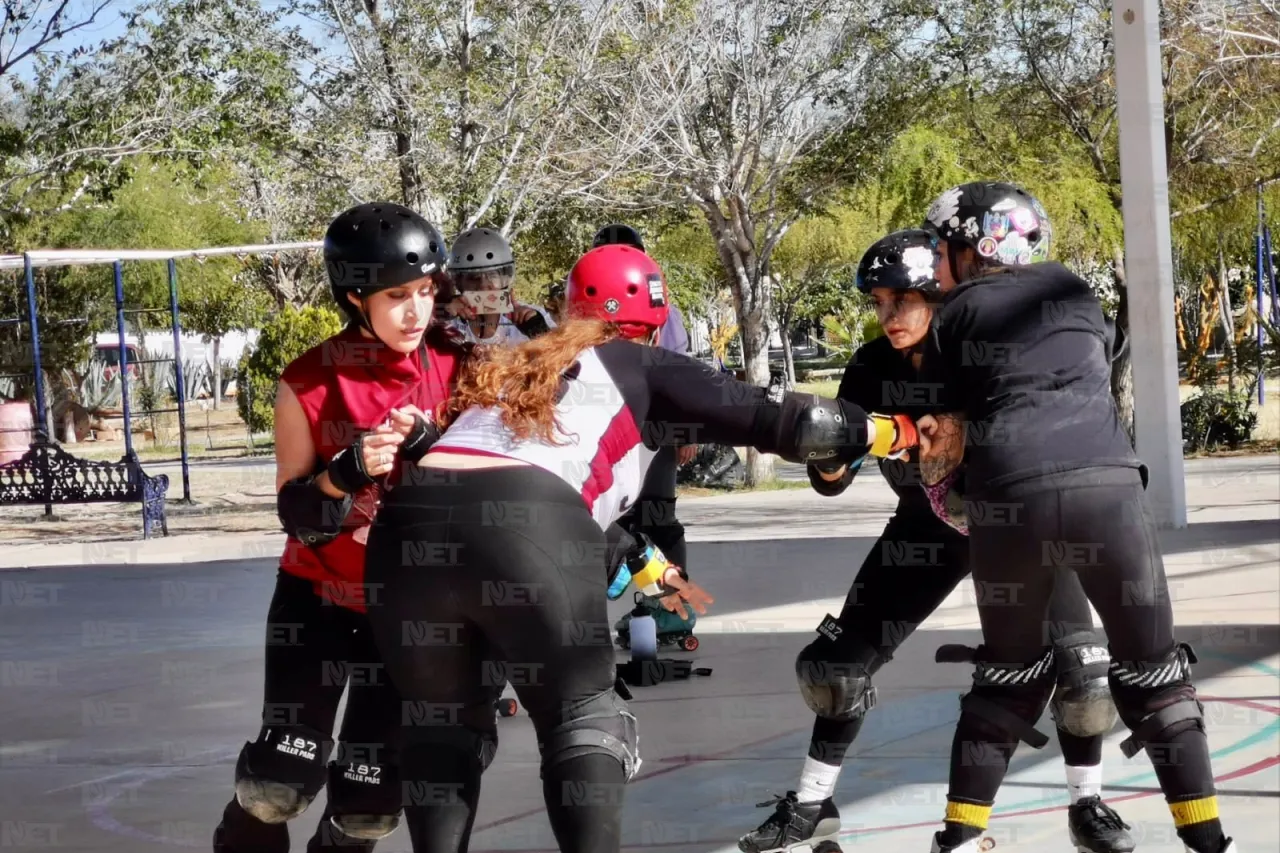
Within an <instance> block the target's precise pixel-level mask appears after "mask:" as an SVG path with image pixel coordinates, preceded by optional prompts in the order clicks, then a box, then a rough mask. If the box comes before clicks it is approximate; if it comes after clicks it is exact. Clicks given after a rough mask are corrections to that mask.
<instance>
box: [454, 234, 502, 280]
mask: <svg viewBox="0 0 1280 853" xmlns="http://www.w3.org/2000/svg"><path fill="white" fill-rule="evenodd" d="M515 262H516V257H515V254H514V253H513V252H512V251H511V244H510V243H508V242H507V240H506V238H505V237H503V236H502V235H501V234H500V233H498V232H497V231H494V230H493V229H492V228H472V229H471V230H470V231H463V232H462V233H461V234H459V235H458V236H457V237H455V238H454V240H453V251H452V252H451V253H450V255H449V272H450V273H466V272H485V271H487V270H493V269H499V268H501V267H509V266H513V265H514V264H515Z"/></svg>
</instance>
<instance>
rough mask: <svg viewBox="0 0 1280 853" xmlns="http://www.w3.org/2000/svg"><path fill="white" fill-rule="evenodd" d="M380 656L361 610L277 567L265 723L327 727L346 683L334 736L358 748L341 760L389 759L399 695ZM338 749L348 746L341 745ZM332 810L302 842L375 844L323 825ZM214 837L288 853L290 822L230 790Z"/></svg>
mask: <svg viewBox="0 0 1280 853" xmlns="http://www.w3.org/2000/svg"><path fill="white" fill-rule="evenodd" d="M378 661H379V657H378V652H377V649H376V647H375V646H374V644H373V637H372V635H371V633H370V631H369V623H368V620H367V619H366V618H365V616H364V615H362V614H360V613H356V612H355V611H353V610H349V609H347V608H345V607H339V606H338V605H336V604H331V603H329V602H327V601H324V600H322V599H321V598H320V597H319V596H318V595H316V593H315V590H314V588H313V585H312V582H311V581H309V580H306V579H304V578H300V577H297V576H296V575H291V574H289V573H288V572H284V571H281V572H279V574H278V575H277V578H276V589H275V594H274V595H273V596H272V597H271V606H270V609H269V610H268V611H267V641H266V677H265V680H264V685H263V703H262V724H263V725H264V726H272V725H276V726H279V725H301V726H308V727H310V728H313V729H315V730H316V731H319V732H326V733H327V732H332V731H333V726H334V721H335V718H336V717H337V714H338V704H339V702H340V701H341V699H342V691H343V688H344V687H346V686H347V683H348V682H350V685H351V692H350V696H349V697H348V698H347V708H346V713H345V714H344V715H343V718H342V731H341V732H340V733H339V735H338V739H339V741H340V742H341V743H342V744H344V745H352V746H354V748H355V749H356V750H359V753H358V754H356V753H352V754H350V755H348V756H346V758H347V759H348V760H357V761H367V762H369V763H371V764H394V763H395V757H394V754H393V753H394V751H395V748H396V744H395V738H396V733H397V732H398V730H399V727H400V696H399V694H397V693H396V691H395V688H394V687H392V686H391V684H390V682H389V681H388V679H387V678H386V677H385V675H384V674H382V671H381V670H382V668H381V666H380V664H379V663H378ZM350 676H353V677H350ZM344 749H348V751H350V748H349V747H347V746H344ZM379 753H381V754H379ZM342 757H343V756H341V755H339V754H337V753H335V755H334V758H335V759H340V758H342ZM306 814H308V815H311V814H312V812H310V811H308V812H306ZM331 814H332V811H331V807H326V809H325V812H324V814H323V815H321V816H320V822H319V826H318V827H317V828H316V832H315V834H314V835H313V836H312V837H311V840H310V842H309V843H308V844H307V850H308V851H310V853H314V851H317V850H321V849H330V848H336V847H339V846H341V849H343V850H356V851H365V853H367V851H370V850H373V848H374V845H375V844H376V843H377V842H374V841H357V840H355V839H351V838H348V837H346V836H345V835H344V834H343V833H341V832H339V831H338V830H337V829H335V828H334V827H333V826H332V825H331V824H330V823H329V816H330V815H331ZM214 838H215V844H214V850H215V853H286V851H288V849H289V827H288V824H284V823H276V824H268V823H263V822H262V821H260V820H258V819H257V818H256V817H254V816H252V815H250V814H249V813H248V812H246V811H245V810H244V809H243V808H241V807H240V803H239V802H238V801H237V800H236V798H235V797H234V796H233V797H232V798H231V801H230V802H229V803H227V806H226V808H225V809H224V810H223V814H222V822H221V823H220V824H219V825H218V828H217V829H216V831H215V835H214ZM339 841H341V845H339V844H338V842H339Z"/></svg>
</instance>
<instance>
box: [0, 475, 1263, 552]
mask: <svg viewBox="0 0 1280 853" xmlns="http://www.w3.org/2000/svg"><path fill="white" fill-rule="evenodd" d="M779 473H780V474H783V475H786V474H787V473H789V472H784V471H781V470H780V472H779ZM867 473H868V474H870V476H860V477H858V478H857V479H856V480H854V483H853V485H852V487H850V489H849V490H848V491H847V492H845V494H843V495H841V496H840V497H838V498H824V497H822V496H820V495H817V494H815V493H814V492H812V491H808V490H791V489H785V490H777V491H764V492H739V493H731V494H726V495H716V496H712V497H696V498H695V497H688V498H681V500H680V503H679V507H680V518H681V521H682V522H683V523H684V525H685V527H686V529H687V530H688V538H689V541H690V542H747V541H754V542H760V543H770V542H778V541H785V540H795V539H807V538H813V537H822V538H842V537H872V538H874V537H876V536H878V535H879V533H880V531H881V530H882V529H883V528H884V524H885V521H886V520H887V519H888V517H889V514H890V513H891V512H892V511H893V507H894V505H895V503H896V499H895V497H894V495H893V492H892V491H890V489H889V487H888V486H887V485H886V484H885V483H884V481H883V479H882V478H880V477H879V476H878V475H876V474H875V473H874V472H867ZM218 476H219V475H217V474H214V473H210V472H206V471H201V472H200V477H201V480H202V482H203V483H204V484H205V488H204V492H205V497H204V498H203V501H204V505H203V506H202V507H200V508H199V509H203V510H204V511H205V512H204V514H198V513H195V512H190V511H188V512H184V511H183V510H184V508H183V507H181V506H175V507H173V509H172V510H171V514H170V522H169V527H170V530H171V532H173V533H174V534H175V535H171V536H168V537H164V536H160V537H156V538H153V539H152V540H150V541H143V540H141V539H138V538H127V537H130V536H132V537H137V536H139V531H140V526H141V519H140V512H139V510H138V508H137V507H136V506H132V505H131V506H129V507H127V508H125V510H124V512H123V513H122V514H120V515H119V519H118V523H119V524H120V525H122V526H123V531H124V532H122V533H121V532H117V533H116V534H115V535H114V536H112V537H108V536H104V535H103V534H104V533H105V532H106V531H105V530H103V529H102V527H103V525H102V524H101V515H102V514H103V509H102V508H95V507H93V506H85V507H79V508H77V507H61V508H59V510H58V513H59V515H60V516H62V515H66V514H70V511H71V510H75V509H81V510H86V511H87V513H86V515H87V516H89V517H92V516H94V515H97V516H98V518H97V519H96V520H95V521H90V520H89V518H84V517H82V518H78V519H73V518H69V519H67V520H66V521H61V522H53V523H51V525H50V526H51V527H52V526H53V525H60V526H63V527H67V528H70V529H71V530H72V531H73V532H74V530H75V529H76V528H77V525H78V526H79V527H78V529H79V530H81V531H83V530H85V529H86V525H92V527H90V528H88V529H93V530H95V531H96V532H97V533H98V536H99V538H98V539H97V541H92V542H60V543H50V542H23V543H14V544H8V545H4V544H0V570H6V569H8V570H12V569H27V568H38V567H46V566H93V565H158V564H164V563H209V562H222V561H227V560H259V559H260V560H274V559H275V558H277V557H278V556H279V554H280V552H281V550H282V549H283V546H284V534H283V533H282V532H281V531H280V528H279V521H278V520H277V519H276V517H275V511H274V509H275V508H274V501H273V500H272V499H271V487H272V481H271V476H272V475H271V472H270V469H263V470H258V471H251V470H239V471H235V472H233V473H229V474H224V475H221V476H222V479H221V480H219V479H218ZM228 477H229V478H230V479H227V478H228ZM193 479H194V476H193ZM210 484H212V485H210ZM170 488H171V489H172V488H173V487H172V486H170ZM180 488H181V486H180V484H179V489H180ZM232 489H235V490H236V491H234V492H233V491H231V490H232ZM220 490H221V491H220ZM1187 495H1188V517H1189V520H1190V523H1191V527H1190V528H1189V529H1188V530H1181V531H1164V532H1163V533H1162V535H1161V541H1162V543H1163V544H1164V546H1165V550H1166V553H1168V552H1169V551H1170V550H1171V549H1172V550H1175V551H1176V552H1177V553H1179V554H1182V555H1184V556H1185V555H1186V554H1187V553H1188V552H1195V553H1200V552H1203V556H1204V558H1205V559H1226V556H1225V552H1227V551H1229V550H1232V549H1240V548H1244V549H1245V550H1246V551H1248V550H1250V549H1253V548H1255V547H1257V546H1259V545H1260V544H1261V543H1260V542H1259V541H1258V539H1259V535H1260V533H1259V531H1258V530H1257V527H1258V525H1261V526H1262V528H1263V530H1262V531H1261V535H1262V538H1265V539H1267V540H1269V541H1271V542H1273V543H1277V542H1280V459H1277V458H1274V457H1232V458H1222V459H1199V460H1192V461H1190V462H1188V464H1187ZM218 501H222V502H224V503H225V504H226V505H227V508H228V509H229V510H230V509H232V508H233V505H235V504H237V503H238V504H239V507H238V510H244V508H245V506H246V505H255V506H256V505H257V504H261V506H260V507H257V508H256V509H254V510H253V511H248V512H236V513H235V515H234V516H232V515H231V514H230V513H229V514H228V517H225V518H223V517H219V518H217V520H216V522H215V520H214V518H213V517H212V516H211V515H209V511H210V509H211V505H213V504H215V503H216V502H218ZM29 509H35V510H36V511H38V508H29ZM212 509H213V510H215V511H216V506H215V507H212ZM215 514H216V513H215ZM1250 522H1252V526H1250V527H1248V529H1245V528H1242V527H1241V525H1248V524H1249V523H1250ZM215 523H216V525H217V529H216V531H215V530H210V527H212V526H213V525H214V524H215ZM236 525H239V526H240V529H239V530H236V529H234V527H235V526H236ZM1268 525H1270V533H1269V534H1268V533H1267V531H1266V529H1267V527H1268ZM1260 556H1263V555H1255V558H1256V557H1260ZM1274 568H1275V563H1272V569H1274Z"/></svg>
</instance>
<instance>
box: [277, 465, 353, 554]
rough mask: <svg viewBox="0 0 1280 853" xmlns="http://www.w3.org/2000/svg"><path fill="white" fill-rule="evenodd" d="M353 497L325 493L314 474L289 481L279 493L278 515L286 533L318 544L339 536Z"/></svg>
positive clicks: (312, 543) (305, 541)
mask: <svg viewBox="0 0 1280 853" xmlns="http://www.w3.org/2000/svg"><path fill="white" fill-rule="evenodd" d="M353 500H354V499H353V498H352V496H351V495H349V494H348V495H344V496H342V497H341V498H334V497H330V496H329V495H327V494H325V493H324V492H323V491H321V489H320V487H319V486H317V485H316V478H315V477H314V476H312V477H299V478H297V479H295V480H290V481H289V482H287V483H285V484H284V488H282V489H280V492H279V494H277V495H276V514H277V515H279V517H280V523H281V524H282V525H284V531H285V533H288V534H289V535H290V536H292V537H294V538H295V539H297V540H298V541H300V542H301V543H302V544H303V545H307V546H311V547H314V546H316V545H325V544H328V543H329V542H332V541H333V540H334V539H336V538H337V537H338V534H339V533H341V532H342V523H343V522H344V521H346V520H347V515H348V514H349V513H350V512H351V504H352V502H353Z"/></svg>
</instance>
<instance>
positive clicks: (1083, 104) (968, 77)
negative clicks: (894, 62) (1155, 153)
mask: <svg viewBox="0 0 1280 853" xmlns="http://www.w3.org/2000/svg"><path fill="white" fill-rule="evenodd" d="M1161 20H1162V36H1163V40H1164V43H1163V65H1164V69H1163V70H1164V74H1163V83H1164V88H1165V119H1166V139H1167V140H1168V150H1167V152H1166V153H1167V157H1168V163H1169V181H1170V187H1171V193H1172V196H1173V202H1174V206H1175V216H1176V211H1177V208H1178V207H1179V206H1181V205H1182V204H1184V203H1185V204H1188V205H1193V204H1194V202H1195V200H1197V198H1203V197H1205V196H1206V195H1207V196H1209V197H1213V196H1214V195H1216V194H1218V193H1221V192H1222V191H1224V190H1229V189H1230V188H1231V187H1236V188H1241V187H1243V188H1247V187H1249V186H1250V185H1252V184H1253V183H1254V182H1255V181H1256V180H1257V177H1258V176H1259V175H1260V174H1269V171H1266V172H1264V171H1261V170H1259V168H1258V167H1259V165H1260V163H1261V162H1264V161H1266V160H1267V159H1268V158H1269V157H1270V158H1273V157H1274V156H1275V149H1276V142H1277V131H1278V130H1280V121H1277V119H1276V116H1277V115H1280V99H1278V98H1277V92H1278V91H1280V89H1278V86H1280V79H1277V75H1278V74H1280V63H1276V62H1274V61H1273V59H1274V45H1275V44H1276V43H1280V40H1277V35H1278V33H1277V30H1278V29H1280V23H1277V18H1276V16H1275V10H1274V7H1271V6H1268V4H1267V3H1266V2H1265V0H1264V2H1263V3H1255V2H1245V3H1236V2H1228V0H1210V2H1202V0H1172V2H1166V3H1163V4H1162V16H1161ZM938 23H939V28H940V30H941V32H942V33H943V34H944V37H942V38H941V39H940V43H939V52H940V55H941V56H943V57H947V58H949V60H950V62H949V64H948V71H949V72H951V76H952V77H953V79H955V80H956V81H957V88H959V89H960V90H961V91H962V92H963V94H964V97H963V98H962V99H961V102H960V103H961V104H962V105H977V106H976V108H968V109H963V110H962V114H963V115H964V116H965V117H966V118H967V124H968V126H969V130H970V132H971V133H972V134H974V135H976V136H977V137H978V138H980V139H981V138H984V137H985V135H986V134H987V133H988V132H990V131H991V130H992V129H993V128H998V127H1001V126H1006V127H1011V128H1014V129H1016V133H1017V137H1018V139H1019V141H1021V142H1033V141H1035V140H1039V139H1044V138H1046V137H1047V138H1051V139H1060V138H1061V133H1062V132H1063V131H1066V132H1067V133H1068V134H1070V136H1071V137H1073V138H1074V140H1075V142H1076V143H1077V144H1078V145H1079V146H1081V147H1082V150H1083V152H1084V153H1085V155H1086V156H1087V158H1088V162H1089V163H1090V164H1091V166H1092V170H1093V173H1094V182H1095V183H1096V184H1100V185H1102V186H1103V187H1105V188H1106V189H1107V190H1108V192H1109V195H1110V201H1111V206H1112V209H1113V214H1112V217H1111V218H1112V219H1113V220H1114V219H1115V218H1116V217H1117V216H1118V215H1119V213H1120V211H1121V210H1122V202H1123V199H1122V197H1121V187H1120V175H1119V161H1118V153H1117V150H1118V149H1117V146H1118V136H1117V126H1116V95H1115V81H1114V50H1113V44H1112V22H1111V4H1110V3H1109V2H1106V0H1085V2H1078V0H1016V2H1013V3H1010V4H992V3H988V4H985V5H983V6H982V7H981V8H979V7H978V6H976V5H974V4H965V5H964V6H963V7H961V8H955V7H940V11H939V15H938ZM1269 59H1271V60H1272V61H1269ZM995 98H998V99H999V101H998V104H999V107H1000V109H999V110H998V111H997V112H996V114H995V116H994V121H993V114H992V112H991V111H990V109H989V108H990V106H991V105H992V104H993V102H994V101H993V99H995ZM986 147H987V150H993V149H994V150H1008V149H1007V148H1001V147H999V146H990V145H988V146H986ZM1270 162H1271V163H1273V164H1274V163H1275V161H1274V160H1273V159H1272V160H1271V161H1270ZM1278 174H1280V172H1278ZM1046 203H1047V201H1046ZM1050 210H1051V211H1053V207H1050ZM1113 254H1114V257H1113V258H1112V260H1111V263H1110V267H1111V270H1112V274H1113V281H1114V286H1115V290H1116V294H1117V297H1118V298H1117V307H1116V322H1117V325H1118V326H1119V327H1120V328H1121V329H1122V330H1123V331H1125V332H1127V331H1128V300H1127V298H1126V291H1125V287H1124V282H1125V278H1124V258H1123V246H1122V245H1121V244H1120V243H1116V244H1115V245H1114V252H1113ZM1112 392H1113V394H1114V395H1115V397H1116V402H1117V404H1118V406H1119V408H1120V412H1121V416H1122V419H1123V420H1124V421H1125V422H1126V423H1128V424H1129V425H1130V429H1132V417H1133V389H1132V370H1131V366H1130V364H1129V358H1128V353H1127V352H1126V353H1125V355H1124V356H1123V357H1122V358H1120V359H1118V360H1117V361H1116V363H1115V364H1114V365H1113V372H1112Z"/></svg>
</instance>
